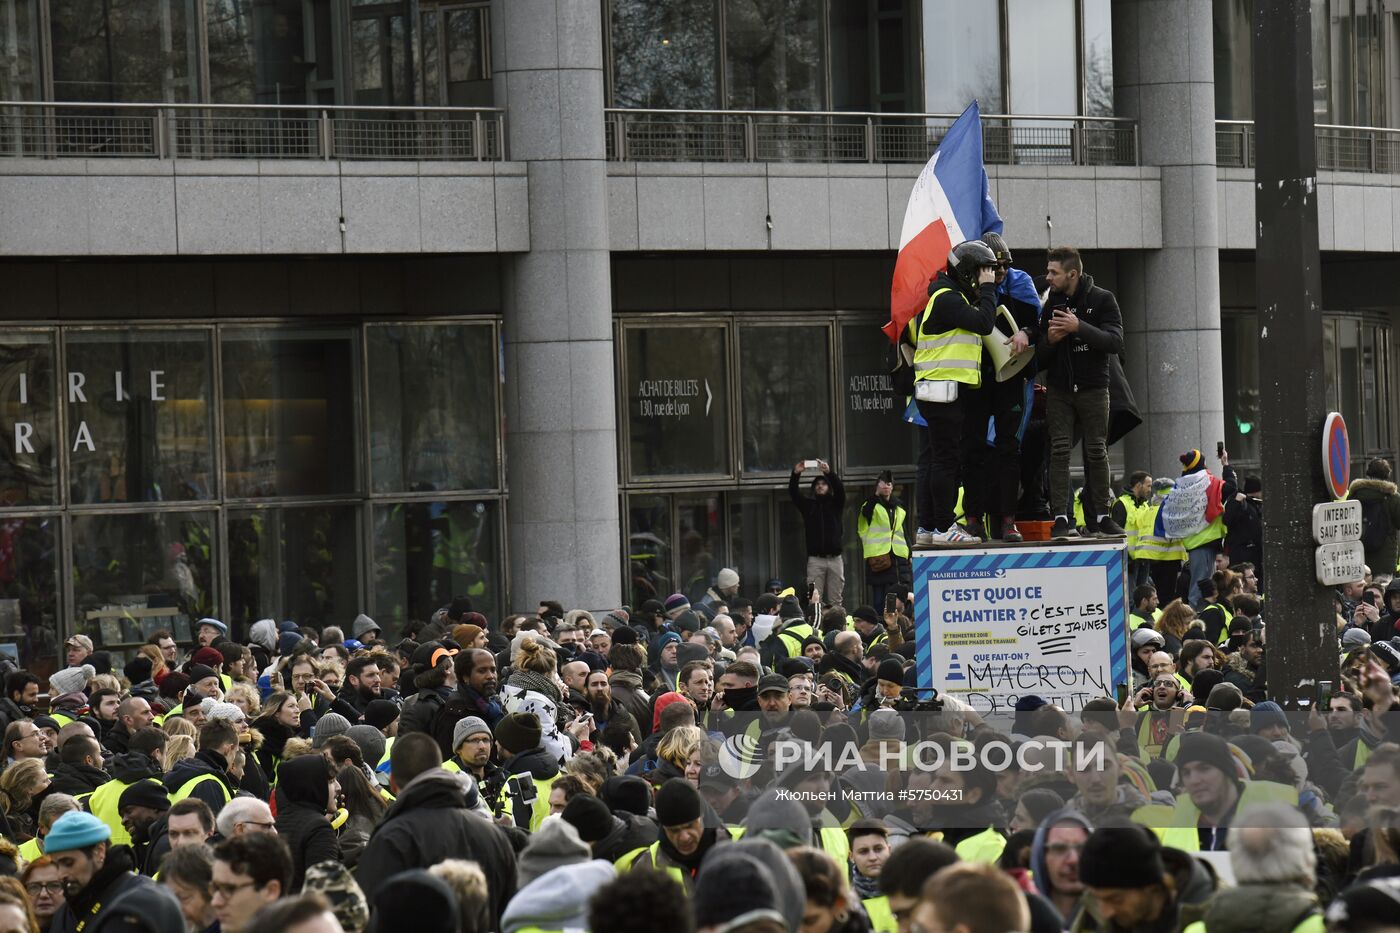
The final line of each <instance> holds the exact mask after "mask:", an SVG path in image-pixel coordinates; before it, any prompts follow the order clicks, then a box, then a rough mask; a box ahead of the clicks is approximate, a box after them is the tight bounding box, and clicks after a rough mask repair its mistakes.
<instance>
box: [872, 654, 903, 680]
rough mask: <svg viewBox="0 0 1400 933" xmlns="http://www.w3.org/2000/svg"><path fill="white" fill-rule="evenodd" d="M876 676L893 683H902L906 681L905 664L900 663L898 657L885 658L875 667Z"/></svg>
mask: <svg viewBox="0 0 1400 933" xmlns="http://www.w3.org/2000/svg"><path fill="white" fill-rule="evenodd" d="M875 676H876V677H878V678H879V679H880V680H887V681H889V682H890V683H892V684H902V683H904V665H903V664H900V663H899V659H898V658H885V660H883V661H881V662H880V666H879V667H877V668H876V669H875Z"/></svg>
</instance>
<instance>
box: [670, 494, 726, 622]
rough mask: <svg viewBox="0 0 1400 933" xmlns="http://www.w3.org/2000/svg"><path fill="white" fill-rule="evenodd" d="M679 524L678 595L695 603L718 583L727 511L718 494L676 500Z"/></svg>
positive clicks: (677, 498) (677, 538) (682, 497)
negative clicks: (716, 579) (713, 584)
mask: <svg viewBox="0 0 1400 933" xmlns="http://www.w3.org/2000/svg"><path fill="white" fill-rule="evenodd" d="M676 520H677V525H678V527H677V528H676V541H677V553H678V556H679V558H680V565H679V567H678V568H677V569H678V570H679V571H680V587H679V589H677V590H676V592H679V593H684V594H685V595H686V597H687V598H688V599H689V600H690V601H691V602H695V601H696V600H698V599H700V598H701V597H703V596H704V595H705V591H706V590H708V589H709V588H710V585H711V584H712V583H714V582H715V574H717V573H719V571H720V567H721V566H722V565H723V561H724V530H723V523H724V511H723V508H722V506H721V505H720V495H719V493H713V494H710V495H691V496H677V497H676ZM668 595H669V594H668ZM662 598H663V599H664V598H665V597H664V596H663V597H662Z"/></svg>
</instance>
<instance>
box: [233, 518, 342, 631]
mask: <svg viewBox="0 0 1400 933" xmlns="http://www.w3.org/2000/svg"><path fill="white" fill-rule="evenodd" d="M358 512H359V510H358V509H357V508H355V507H354V506H350V505H343V506H342V505H336V506H300V507H290V506H289V507H286V508H266V509H235V510H232V511H230V512H229V519H228V555H229V557H228V566H229V608H230V613H229V618H228V619H227V620H226V621H227V622H228V623H229V626H230V632H231V634H232V635H233V637H234V638H235V639H241V638H243V637H244V633H245V632H246V631H247V626H249V625H251V624H252V623H253V622H256V621H257V620H258V619H263V618H272V619H295V620H296V621H297V622H298V623H302V624H309V625H316V626H322V625H329V624H331V623H333V622H342V623H343V622H348V621H349V620H351V619H353V618H355V616H356V614H357V613H359V611H360V609H361V606H360V596H359V586H358V577H359V574H358V573H357V571H356V568H357V567H358V566H359V548H358V546H357V543H356V542H357V540H358V532H357V529H358V528H359V522H358V521H357V516H358Z"/></svg>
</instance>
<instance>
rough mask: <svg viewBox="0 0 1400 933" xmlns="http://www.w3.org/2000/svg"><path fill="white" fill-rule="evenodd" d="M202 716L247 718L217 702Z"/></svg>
mask: <svg viewBox="0 0 1400 933" xmlns="http://www.w3.org/2000/svg"><path fill="white" fill-rule="evenodd" d="M204 715H205V717H206V718H208V719H227V720H228V721H229V722H238V721H239V720H240V719H242V720H246V719H247V718H248V716H247V714H245V713H244V712H243V710H241V709H239V708H238V707H237V706H234V705H233V704H232V703H220V702H218V701H215V702H214V705H213V706H211V707H210V708H209V710H208V712H206V713H205V714H204ZM341 718H344V717H341Z"/></svg>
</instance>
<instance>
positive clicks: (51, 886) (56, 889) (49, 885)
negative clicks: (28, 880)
mask: <svg viewBox="0 0 1400 933" xmlns="http://www.w3.org/2000/svg"><path fill="white" fill-rule="evenodd" d="M24 890H26V891H28V892H29V896H30V897H38V896H39V895H40V894H43V893H45V892H48V893H49V894H62V893H63V882H62V881H36V882H34V883H32V884H26V885H25V886H24Z"/></svg>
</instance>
